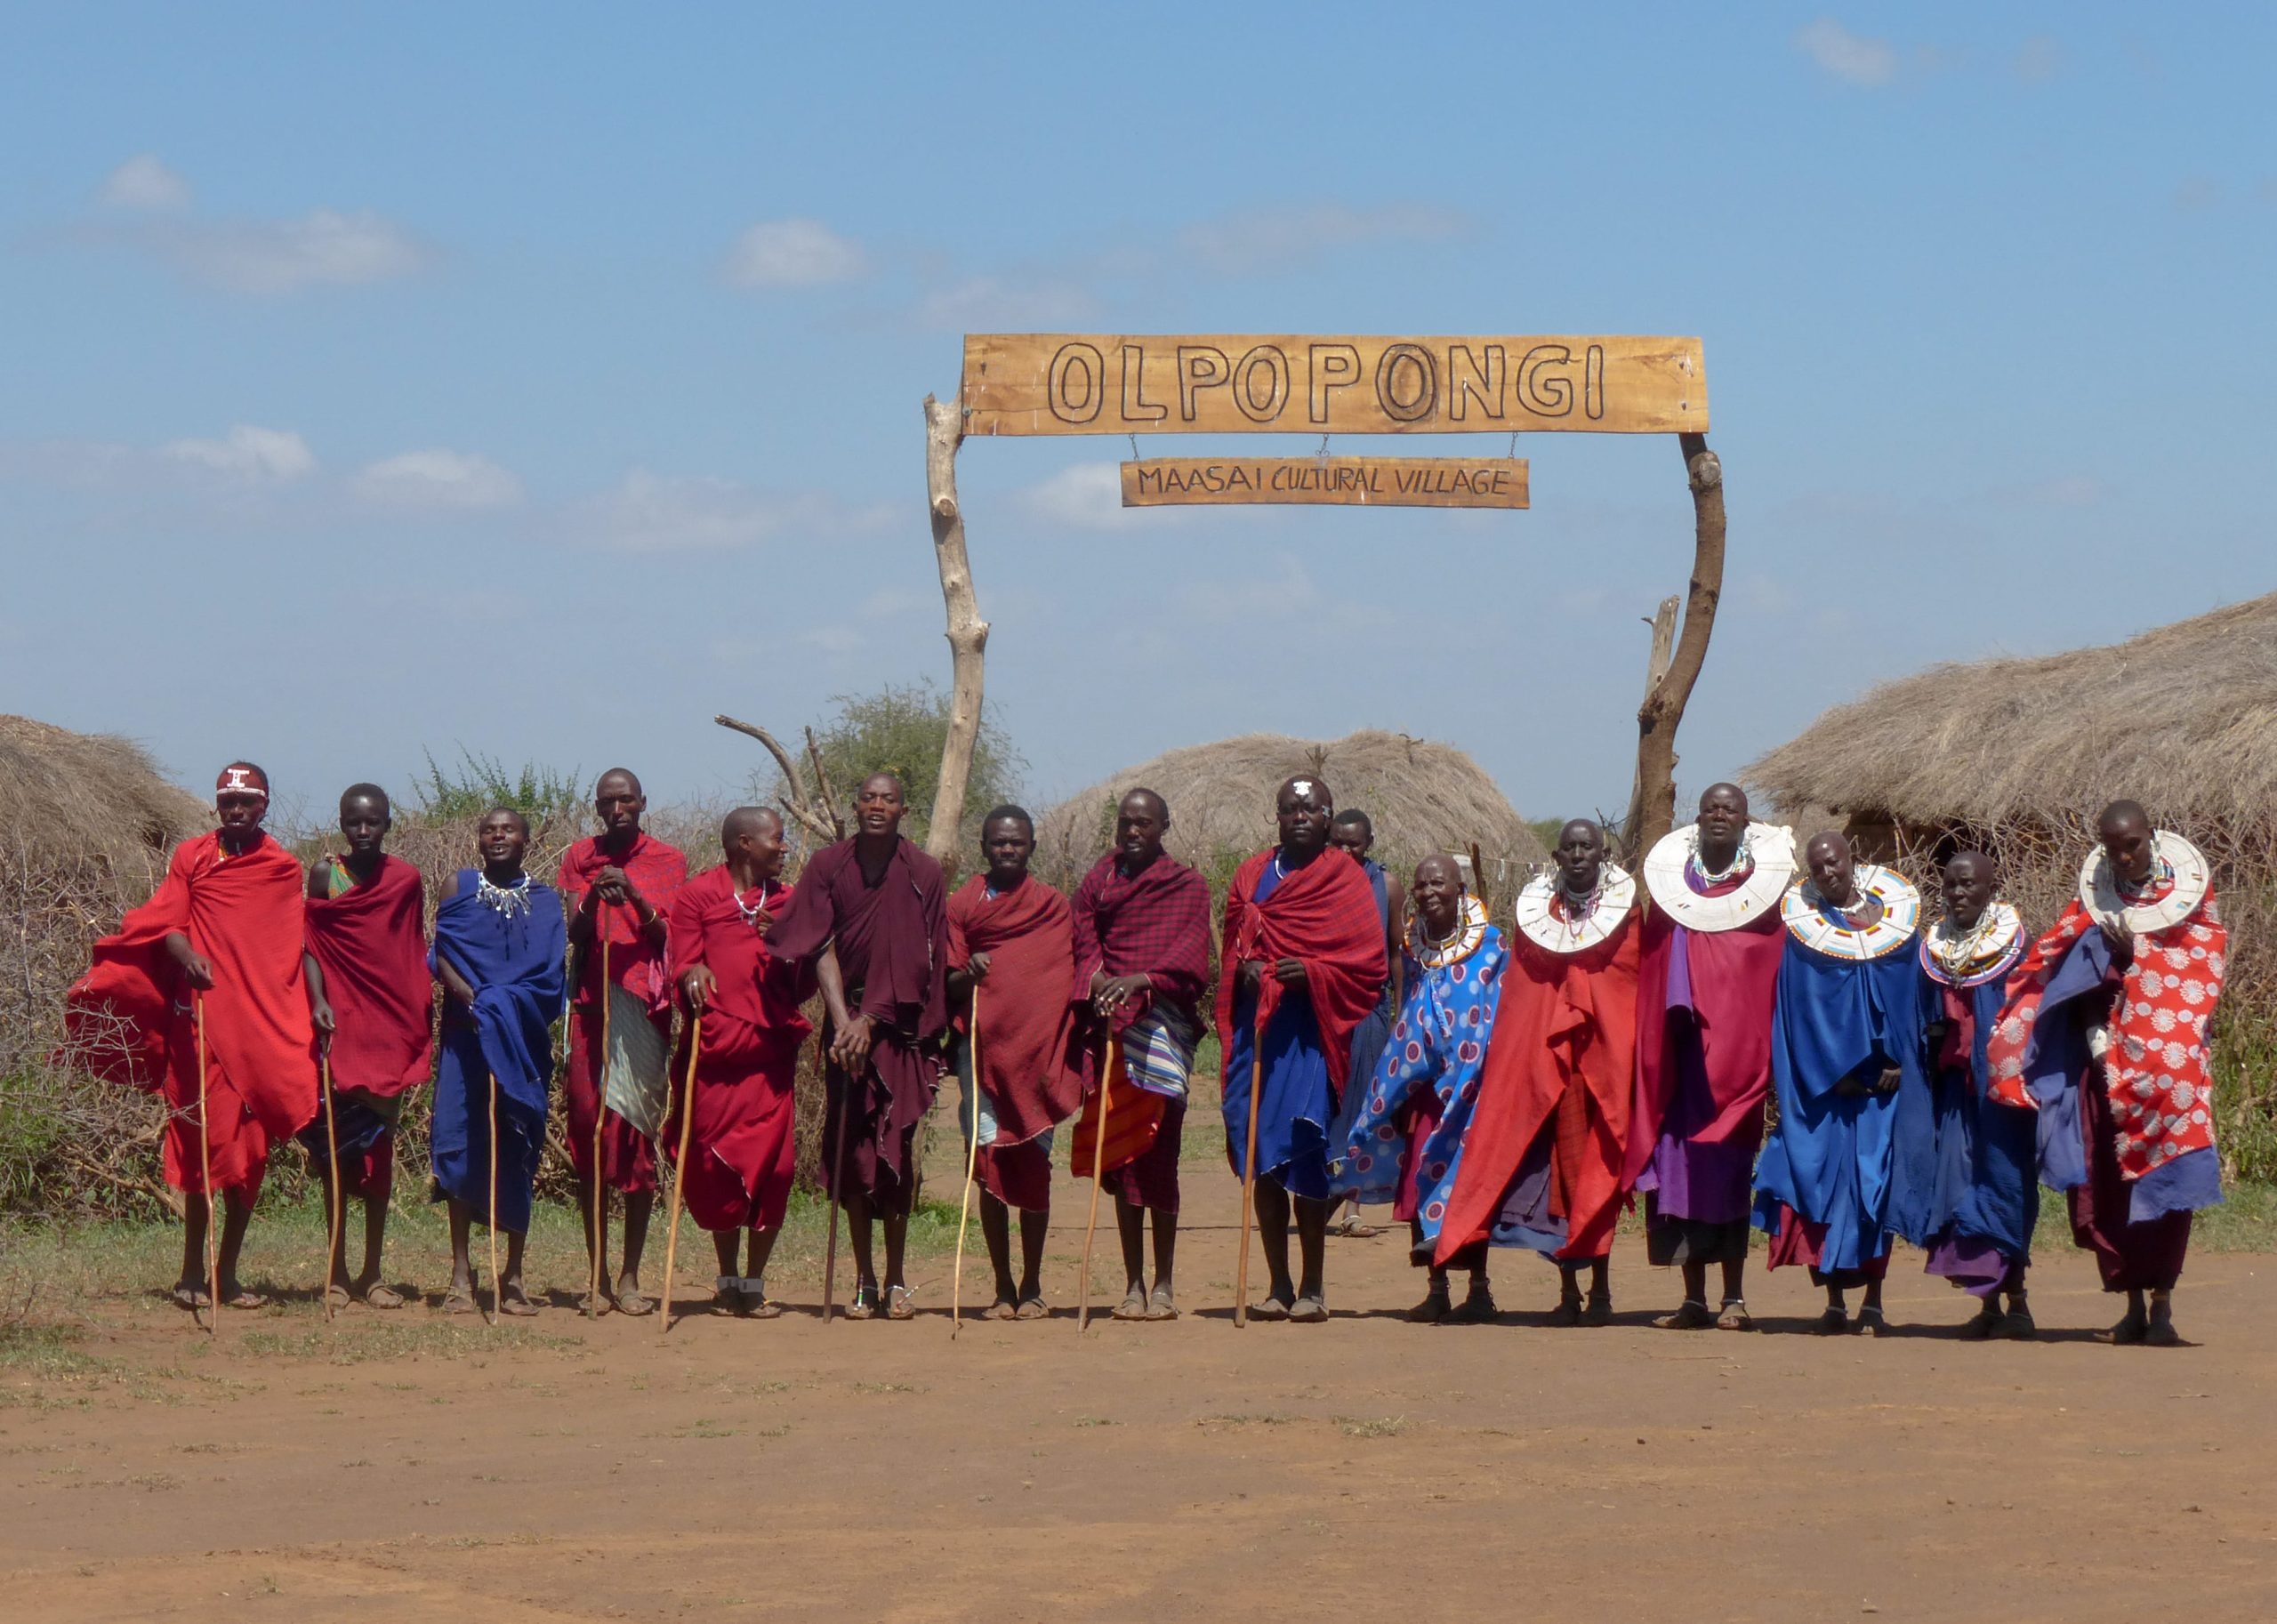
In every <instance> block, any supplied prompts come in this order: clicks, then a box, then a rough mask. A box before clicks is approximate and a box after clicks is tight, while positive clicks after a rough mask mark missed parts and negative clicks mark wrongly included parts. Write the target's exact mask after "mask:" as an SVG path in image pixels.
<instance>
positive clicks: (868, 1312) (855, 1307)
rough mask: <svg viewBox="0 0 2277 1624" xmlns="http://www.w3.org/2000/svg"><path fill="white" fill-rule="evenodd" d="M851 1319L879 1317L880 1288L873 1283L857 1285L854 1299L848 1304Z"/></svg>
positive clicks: (847, 1314) (847, 1315) (847, 1311)
mask: <svg viewBox="0 0 2277 1624" xmlns="http://www.w3.org/2000/svg"><path fill="white" fill-rule="evenodd" d="M846 1317H847V1318H848V1319H849V1320H874V1319H876V1318H877V1317H878V1289H877V1287H875V1286H873V1285H862V1286H857V1287H856V1288H855V1289H854V1300H853V1301H852V1302H850V1303H849V1304H847V1305H846Z"/></svg>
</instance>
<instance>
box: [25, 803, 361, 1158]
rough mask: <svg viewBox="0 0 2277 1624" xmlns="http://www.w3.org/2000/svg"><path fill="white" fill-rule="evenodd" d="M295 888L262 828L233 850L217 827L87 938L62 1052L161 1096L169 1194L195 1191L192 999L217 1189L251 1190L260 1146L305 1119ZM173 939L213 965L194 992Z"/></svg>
mask: <svg viewBox="0 0 2277 1624" xmlns="http://www.w3.org/2000/svg"><path fill="white" fill-rule="evenodd" d="M301 904H302V874H301V865H300V864H299V863H298V862H297V861H296V860H295V859H294V856H293V855H292V854H291V853H290V852H288V851H286V849H285V848H283V847H281V846H279V845H278V843H277V842H276V841H275V840H271V839H270V838H269V836H268V835H266V834H263V835H261V837H260V839H259V840H258V842H257V843H256V844H255V845H254V846H253V848H252V849H251V850H249V851H245V852H243V853H240V854H238V855H237V856H229V855H228V854H227V853H226V852H225V851H224V850H223V848H222V846H221V835H220V833H219V832H209V833H205V834H201V835H199V836H197V838H196V839H195V840H188V841H185V842H183V844H182V845H181V847H179V848H176V850H175V852H174V855H173V861H172V862H171V863H169V864H167V865H166V878H165V882H164V883H162V884H161V885H160V886H159V887H158V889H157V893H156V894H155V895H154V896H152V897H151V898H150V900H149V902H146V903H144V904H142V905H141V907H139V908H135V909H133V910H131V911H129V912H128V913H127V915H126V917H125V919H124V920H122V921H120V922H119V928H118V930H117V933H116V934H114V935H111V936H108V937H104V938H103V939H102V940H101V942H98V943H97V944H96V945H95V953H94V962H93V965H92V966H90V967H89V969H88V970H87V973H86V974H85V975H84V976H83V977H80V978H79V981H78V983H77V984H76V985H74V986H73V987H72V989H71V991H70V992H69V993H67V994H66V995H65V1010H64V1030H65V1034H66V1036H67V1038H68V1041H69V1043H70V1045H71V1047H70V1049H69V1050H68V1053H69V1056H70V1057H71V1058H72V1059H73V1060H74V1061H75V1062H76V1064H79V1065H84V1066H85V1067H86V1068H87V1069H89V1070H90V1071H93V1072H94V1073H96V1074H97V1075H98V1076H101V1077H104V1078H107V1079H109V1081H114V1082H124V1083H128V1084H131V1085H132V1086H133V1087H135V1088H138V1089H146V1090H156V1091H159V1092H162V1093H163V1094H164V1095H165V1100H166V1104H167V1106H168V1108H169V1116H168V1120H167V1122H166V1134H165V1171H166V1182H167V1183H168V1184H171V1185H172V1186H173V1187H174V1188H176V1189H177V1190H184V1191H191V1192H198V1191H202V1190H203V1189H204V1188H205V1184H204V1180H203V1178H202V1177H201V1174H200V1170H199V1151H198V1132H197V1023H196V1007H197V1004H202V1005H203V1006H204V1008H205V1087H206V1096H207V1099H206V1140H207V1145H206V1154H207V1156H208V1157H209V1158H210V1160H211V1162H212V1165H213V1184H214V1186H215V1187H216V1188H217V1189H223V1190H245V1191H248V1192H251V1193H254V1194H257V1193H258V1192H259V1191H260V1188H261V1173H262V1172H263V1170H265V1169H266V1167H267V1165H268V1161H269V1147H270V1145H272V1144H273V1143H275V1142H276V1141H278V1140H279V1139H286V1138H291V1137H292V1136H293V1135H294V1134H296V1133H298V1132H299V1131H300V1130H302V1129H303V1128H305V1127H307V1126H308V1125H309V1123H310V1122H313V1121H314V1120H315V1118H316V1113H317V1079H316V1071H315V1068H314V1067H313V1066H312V1065H310V1055H311V1054H312V1053H313V1052H314V1045H315V1041H316V1035H315V1030H314V1028H313V1027H312V1026H311V1025H310V1021H309V992H308V982H307V979H306V977H305V976H304V974H303V972H302V962H301V960H302V952H303V938H302V907H301ZM177 933H178V934H180V935H181V936H183V937H188V938H189V945H190V946H191V948H192V949H194V950H195V951H197V953H202V954H204V955H205V958H206V960H207V961H209V962H210V963H211V964H212V965H213V987H212V989H211V990H210V991H208V992H205V993H194V992H193V990H192V989H191V988H190V986H189V984H188V983H187V982H186V981H184V980H183V979H182V976H181V971H180V970H179V969H176V968H175V966H174V962H173V959H172V958H171V957H169V956H168V955H167V953H166V949H165V938H166V937H168V936H170V935H174V934H177ZM193 999H194V1000H195V1002H193Z"/></svg>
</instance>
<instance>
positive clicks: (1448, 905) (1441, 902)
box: [1407, 857, 1462, 938]
mask: <svg viewBox="0 0 2277 1624" xmlns="http://www.w3.org/2000/svg"><path fill="white" fill-rule="evenodd" d="M1407 894H1408V895H1409V896H1412V897H1413V898H1414V899H1415V911H1416V912H1418V913H1420V914H1421V915H1422V916H1423V923H1424V925H1425V926H1426V927H1427V928H1428V929H1429V930H1430V932H1431V934H1432V936H1433V937H1440V938H1444V937H1445V936H1446V934H1447V933H1448V932H1449V931H1451V930H1452V929H1454V928H1455V921H1457V920H1458V919H1460V917H1461V916H1462V875H1461V873H1460V872H1459V871H1457V869H1456V868H1455V865H1454V862H1453V860H1452V858H1448V857H1426V858H1424V859H1423V861H1421V862H1420V863H1418V864H1416V865H1415V878H1414V880H1412V882H1411V883H1410V884H1409V886H1408V888H1407Z"/></svg>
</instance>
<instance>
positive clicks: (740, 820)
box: [720, 807, 783, 846]
mask: <svg viewBox="0 0 2277 1624" xmlns="http://www.w3.org/2000/svg"><path fill="white" fill-rule="evenodd" d="M782 827H783V815H782V814H781V813H780V812H777V811H776V809H775V808H773V807H737V808H736V809H735V810H734V811H732V812H730V813H728V816H725V817H723V818H721V819H720V845H722V846H733V845H734V844H735V843H736V841H737V840H741V839H743V837H744V835H746V834H763V833H765V832H768V830H770V829H771V830H775V831H777V832H780V831H781V829H782Z"/></svg>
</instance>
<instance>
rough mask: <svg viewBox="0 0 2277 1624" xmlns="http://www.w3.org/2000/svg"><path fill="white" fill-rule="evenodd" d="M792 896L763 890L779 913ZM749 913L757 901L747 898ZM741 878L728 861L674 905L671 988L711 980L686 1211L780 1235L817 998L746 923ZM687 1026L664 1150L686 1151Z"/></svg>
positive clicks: (803, 977)
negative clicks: (702, 972) (695, 973)
mask: <svg viewBox="0 0 2277 1624" xmlns="http://www.w3.org/2000/svg"><path fill="white" fill-rule="evenodd" d="M793 889H794V888H793V887H791V886H787V885H782V884H773V885H770V886H769V887H768V888H767V895H766V897H765V900H764V904H763V905H764V906H765V908H766V910H767V911H768V912H769V913H772V914H776V915H778V916H779V915H780V914H781V912H782V911H783V910H784V908H785V907H787V906H788V905H789V904H790V901H791V896H792V893H793ZM746 904H748V905H753V906H757V905H761V904H759V903H758V902H757V901H755V900H753V899H746ZM746 904H739V903H738V901H737V899H736V879H735V874H734V872H732V871H731V870H729V869H728V866H727V865H726V864H721V865H720V866H719V867H718V868H715V869H712V870H711V871H709V872H705V873H703V874H699V875H697V876H696V878H695V879H693V880H689V881H688V883H687V884H686V885H685V886H683V887H681V888H680V893H679V895H678V896H674V897H673V898H672V937H671V944H670V946H671V954H670V965H671V969H672V983H673V985H674V986H675V987H677V986H678V985H679V984H680V977H681V976H682V975H684V974H685V973H686V972H687V971H688V970H689V969H692V968H694V967H695V966H696V965H699V964H700V965H702V966H703V967H704V969H708V970H710V971H711V972H712V983H713V985H712V996H711V999H710V1001H708V1002H707V1003H706V1004H705V1006H704V1049H703V1052H702V1054H701V1055H700V1056H699V1057H697V1059H696V1120H695V1122H694V1124H693V1125H692V1128H691V1130H690V1133H689V1138H688V1170H687V1173H688V1185H687V1197H688V1211H689V1213H690V1214H691V1215H693V1216H694V1218H695V1219H696V1223H697V1224H698V1225H699V1226H701V1227H703V1228H704V1229H708V1230H712V1231H715V1232H716V1231H719V1230H724V1229H744V1228H748V1229H774V1228H777V1227H779V1226H781V1225H782V1222H783V1214H784V1207H785V1206H786V1204H787V1203H788V1202H789V1200H790V1195H791V1181H792V1177H793V1172H794V1171H795V1163H796V1154H795V1146H794V1144H793V1138H792V1126H793V1118H794V1117H795V1116H796V1115H797V1109H796V1105H795V1103H794V1090H793V1080H794V1078H795V1076H796V1073H797V1071H798V1063H799V1045H800V1044H801V1043H802V1042H804V1041H806V1039H807V1036H808V1034H809V1033H810V1032H812V1031H813V1027H812V1026H810V1025H809V1024H808V1022H807V1018H806V1017H805V1016H804V1015H802V1014H801V1012H800V1009H799V1006H800V1005H801V1003H803V1002H805V1001H806V1000H807V999H809V997H811V996H813V993H814V975H813V972H812V970H811V969H810V968H808V967H804V966H801V965H800V964H797V963H786V962H784V961H781V960H778V959H776V958H775V957H774V956H773V955H772V954H770V953H768V951H767V944H766V938H765V937H761V936H760V933H759V930H758V928H757V927H756V925H755V924H753V923H752V922H751V921H748V920H746V919H745V917H744V905H746ZM693 1027H694V1023H693V1022H692V1021H691V1022H690V1023H689V1025H688V1027H687V1028H684V1029H683V1031H682V1032H681V1034H680V1051H679V1053H678V1054H677V1055H676V1056H675V1057H674V1058H673V1061H672V1112H671V1114H670V1116H669V1117H668V1118H667V1119H666V1122H665V1124H664V1136H663V1142H664V1147H665V1149H666V1150H667V1151H668V1152H672V1153H674V1154H677V1152H678V1149H679V1146H680V1110H681V1108H682V1105H683V1104H684V1102H685V1098H686V1094H685V1090H686V1089H687V1086H688V1041H689V1038H690V1036H691V1035H692V1033H693Z"/></svg>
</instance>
